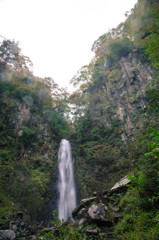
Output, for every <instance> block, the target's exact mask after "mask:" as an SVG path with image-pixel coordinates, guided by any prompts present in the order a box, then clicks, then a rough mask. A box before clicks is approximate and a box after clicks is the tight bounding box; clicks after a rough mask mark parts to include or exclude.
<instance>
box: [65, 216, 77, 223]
mask: <svg viewBox="0 0 159 240" xmlns="http://www.w3.org/2000/svg"><path fill="white" fill-rule="evenodd" d="M75 223H76V222H75V220H74V219H73V218H72V217H69V218H68V219H67V220H66V222H65V225H72V224H75Z"/></svg>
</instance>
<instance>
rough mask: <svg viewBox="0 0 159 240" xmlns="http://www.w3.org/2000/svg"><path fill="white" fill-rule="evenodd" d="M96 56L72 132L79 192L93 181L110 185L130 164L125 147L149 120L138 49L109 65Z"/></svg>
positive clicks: (146, 80) (146, 66) (85, 192)
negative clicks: (84, 104) (86, 99)
mask: <svg viewBox="0 0 159 240" xmlns="http://www.w3.org/2000/svg"><path fill="white" fill-rule="evenodd" d="M100 61H101V60H100ZM100 61H99V60H98V59H97V64H96V65H97V67H96V66H95V68H97V69H95V70H94V71H96V72H97V73H96V75H95V74H94V75H95V80H94V82H93V84H92V85H91V84H90V87H88V89H87V92H89V103H88V106H87V109H86V111H85V115H84V116H83V117H81V118H79V126H78V127H79V128H80V131H79V132H78V133H77V134H79V135H78V136H80V140H78V139H77V141H78V146H79V151H78V152H77V150H75V155H76V156H77V161H76V166H77V172H78V179H79V181H80V184H81V191H82V197H87V196H89V193H91V191H95V189H96V187H99V186H100V187H102V188H105V187H108V188H109V187H111V186H112V185H113V184H114V183H115V181H118V180H119V178H120V177H123V175H124V174H127V173H128V172H129V171H131V169H133V167H134V160H133V157H132V156H131V154H132V151H131V150H133V149H131V148H132V147H133V146H134V147H135V141H136V136H137V135H139V133H140V131H142V130H143V129H146V128H147V126H148V124H149V123H150V121H151V120H152V119H151V120H150V115H149V113H148V112H147V108H148V101H147V97H146V91H147V89H148V88H149V86H150V85H151V83H152V79H153V74H154V70H153V69H152V67H151V66H150V63H149V62H148V61H146V60H145V59H144V58H143V56H142V55H141V54H140V53H138V52H131V53H129V54H128V55H127V56H123V57H121V58H120V59H119V61H116V62H115V63H114V64H112V65H111V66H109V67H108V65H107V61H105V60H103V61H102V63H101V62H100ZM98 62H99V63H98ZM83 94H84V93H83ZM87 94H88V93H87ZM151 118H153V116H152V115H151ZM78 127H77V128H78ZM88 129H89V130H88ZM81 166H82V169H81ZM89 191H90V192H89Z"/></svg>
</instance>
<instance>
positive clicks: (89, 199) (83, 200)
mask: <svg viewBox="0 0 159 240" xmlns="http://www.w3.org/2000/svg"><path fill="white" fill-rule="evenodd" d="M96 200H97V198H96V197H91V198H86V199H82V200H81V203H82V204H84V205H86V206H88V205H89V204H90V203H91V202H93V201H96Z"/></svg>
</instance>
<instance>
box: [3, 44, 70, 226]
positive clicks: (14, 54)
mask: <svg viewBox="0 0 159 240" xmlns="http://www.w3.org/2000/svg"><path fill="white" fill-rule="evenodd" d="M0 59H1V61H0V116H1V118H0V185H1V186H0V189H1V191H0V194H1V201H0V207H1V211H0V221H2V222H3V221H5V215H6V214H8V213H10V214H12V213H13V211H14V210H16V209H18V208H19V207H18V206H17V203H19V204H20V205H22V206H23V207H24V208H26V209H27V210H28V211H29V213H30V214H31V216H32V217H36V218H37V217H38V218H39V217H40V218H41V217H42V209H43V207H44V205H45V203H46V202H47V201H48V200H49V182H50V177H51V174H52V173H53V171H54V170H55V164H56V159H57V148H58V144H59V142H60V140H61V138H63V136H64V135H67V129H68V124H67V122H66V120H65V118H64V110H66V109H65V104H66V102H65V104H64V101H63V100H64V99H65V96H66V93H65V91H64V90H62V89H59V88H58V86H57V84H55V83H54V81H53V80H52V79H49V78H45V79H40V78H37V77H35V76H34V75H33V73H32V68H31V66H32V63H31V61H30V60H29V59H28V58H27V57H25V56H23V55H22V53H21V50H20V48H19V46H18V44H17V43H15V42H14V41H10V40H3V42H2V43H1V46H0ZM8 194H9V195H8ZM11 201H12V202H13V203H14V204H12V202H11Z"/></svg>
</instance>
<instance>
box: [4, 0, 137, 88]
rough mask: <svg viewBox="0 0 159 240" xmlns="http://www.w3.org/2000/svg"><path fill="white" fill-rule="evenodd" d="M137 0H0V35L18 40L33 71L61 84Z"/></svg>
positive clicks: (89, 58)
mask: <svg viewBox="0 0 159 240" xmlns="http://www.w3.org/2000/svg"><path fill="white" fill-rule="evenodd" d="M136 2H137V0H0V35H1V36H3V37H5V38H7V39H10V40H13V39H14V40H15V41H17V42H19V44H20V48H21V49H22V53H23V54H24V55H26V56H28V57H29V58H30V60H31V61H32V62H33V69H34V74H35V75H36V76H39V77H51V78H53V79H54V80H55V82H56V83H58V84H59V85H60V86H61V87H68V88H69V81H70V80H71V78H72V77H73V76H74V75H75V74H76V73H77V71H78V70H79V69H80V68H81V67H82V66H84V65H87V64H89V62H90V60H91V59H92V57H93V53H92V52H91V47H92V44H93V42H94V41H95V40H96V39H98V38H99V36H101V35H102V34H104V33H106V32H107V31H108V30H110V29H111V28H115V27H117V25H118V24H119V23H121V22H123V21H124V20H125V12H126V11H130V10H131V9H132V8H133V6H134V4H135V3H136Z"/></svg>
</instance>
